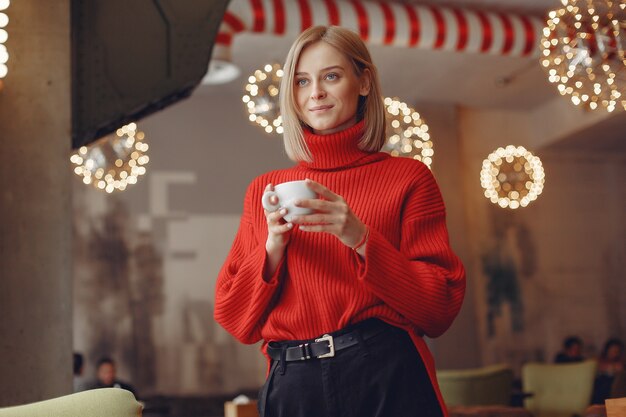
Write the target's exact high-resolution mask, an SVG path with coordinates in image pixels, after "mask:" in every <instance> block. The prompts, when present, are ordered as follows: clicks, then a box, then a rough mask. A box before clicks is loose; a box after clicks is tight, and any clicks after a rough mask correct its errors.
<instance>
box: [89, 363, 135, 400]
mask: <svg viewBox="0 0 626 417" xmlns="http://www.w3.org/2000/svg"><path fill="white" fill-rule="evenodd" d="M96 377H97V380H96V383H95V384H94V385H93V386H92V387H91V389H95V388H121V389H125V390H127V391H130V392H132V393H133V395H135V397H137V393H136V392H135V389H134V388H133V387H132V386H131V385H130V384H128V383H126V382H123V381H120V380H118V379H117V378H116V369H115V362H114V361H113V359H111V358H109V357H104V358H101V359H100V360H99V361H98V368H97V371H96Z"/></svg>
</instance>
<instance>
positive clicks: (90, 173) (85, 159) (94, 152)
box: [70, 123, 150, 193]
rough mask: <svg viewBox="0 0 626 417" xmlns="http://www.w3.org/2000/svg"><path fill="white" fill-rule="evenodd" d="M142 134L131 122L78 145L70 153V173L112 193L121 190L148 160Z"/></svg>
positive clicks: (143, 170) (136, 176)
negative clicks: (71, 166)
mask: <svg viewBox="0 0 626 417" xmlns="http://www.w3.org/2000/svg"><path fill="white" fill-rule="evenodd" d="M144 139H145V134H144V133H143V132H141V131H138V130H137V125H136V124H135V123H130V124H128V125H125V126H122V127H121V128H119V129H117V131H116V132H115V133H112V134H110V135H108V136H105V137H103V138H101V139H99V140H97V141H96V142H94V143H92V144H91V145H89V146H83V147H81V148H80V149H79V150H78V152H76V153H74V154H73V155H72V156H71V157H70V161H71V162H72V163H73V164H74V173H75V174H76V175H78V176H80V177H82V179H83V183H85V184H87V185H92V186H93V187H95V188H97V189H99V190H103V191H106V192H107V193H112V192H113V191H115V190H119V191H124V190H125V189H126V187H128V186H129V185H132V184H136V183H137V180H138V179H139V177H141V176H142V175H145V173H146V165H147V164H148V162H149V161H150V158H149V157H148V155H147V152H148V148H149V146H148V144H147V143H145V141H144Z"/></svg>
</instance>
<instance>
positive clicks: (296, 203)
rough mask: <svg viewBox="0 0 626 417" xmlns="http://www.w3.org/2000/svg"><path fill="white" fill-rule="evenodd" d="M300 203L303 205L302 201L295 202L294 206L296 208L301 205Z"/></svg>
mask: <svg viewBox="0 0 626 417" xmlns="http://www.w3.org/2000/svg"><path fill="white" fill-rule="evenodd" d="M300 203H302V201H301V200H295V201H294V202H293V205H294V206H299V205H300Z"/></svg>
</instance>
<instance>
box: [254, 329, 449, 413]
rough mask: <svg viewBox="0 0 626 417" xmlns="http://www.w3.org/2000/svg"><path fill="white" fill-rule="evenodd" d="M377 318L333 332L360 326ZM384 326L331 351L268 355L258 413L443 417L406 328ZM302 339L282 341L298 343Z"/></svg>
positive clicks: (288, 343) (346, 330) (340, 332)
mask: <svg viewBox="0 0 626 417" xmlns="http://www.w3.org/2000/svg"><path fill="white" fill-rule="evenodd" d="M373 321H376V325H380V324H381V322H380V321H379V320H377V319H370V320H366V321H364V322H362V323H359V324H356V325H354V326H350V327H349V328H346V329H344V330H341V331H339V332H336V333H332V335H333V336H338V335H340V334H342V333H346V332H351V331H355V330H356V331H357V332H358V331H359V329H360V328H362V327H363V326H368V325H371V324H372V323H373ZM384 326H386V327H387V328H386V329H384V331H382V332H381V333H378V334H376V335H375V336H373V337H371V338H369V339H366V340H362V339H361V341H360V342H359V343H358V344H356V345H354V346H351V347H349V348H346V349H343V350H340V351H337V352H336V354H335V357H332V358H322V359H317V358H313V359H308V360H303V361H293V362H285V361H280V360H272V363H271V367H270V372H269V375H268V377H267V380H266V382H265V384H264V385H263V387H262V388H261V391H260V392H259V402H258V406H259V414H260V416H261V417H404V416H406V417H418V416H419V417H442V416H443V413H442V411H441V407H440V405H439V402H438V401H437V397H436V395H435V392H434V389H433V387H432V384H431V382H430V379H429V377H428V373H427V371H426V368H425V366H424V363H423V361H422V359H421V357H420V355H419V353H418V352H417V349H416V348H415V345H414V344H413V341H412V340H411V338H410V337H409V335H408V333H406V332H405V331H404V330H402V329H399V328H396V327H393V326H390V325H387V324H384ZM302 342H303V341H292V342H284V343H285V344H286V345H287V346H297V345H298V344H300V343H302Z"/></svg>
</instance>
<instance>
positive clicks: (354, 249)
mask: <svg viewBox="0 0 626 417" xmlns="http://www.w3.org/2000/svg"><path fill="white" fill-rule="evenodd" d="M369 237H370V228H369V227H367V226H365V235H363V239H361V241H360V242H359V243H358V244H357V245H356V246H355V247H353V248H352V250H353V251H355V252H356V251H358V250H359V249H361V247H362V246H363V245H365V243H366V242H367V238H369Z"/></svg>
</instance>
